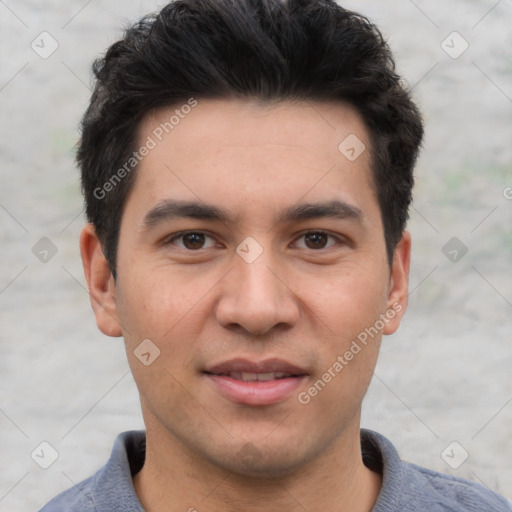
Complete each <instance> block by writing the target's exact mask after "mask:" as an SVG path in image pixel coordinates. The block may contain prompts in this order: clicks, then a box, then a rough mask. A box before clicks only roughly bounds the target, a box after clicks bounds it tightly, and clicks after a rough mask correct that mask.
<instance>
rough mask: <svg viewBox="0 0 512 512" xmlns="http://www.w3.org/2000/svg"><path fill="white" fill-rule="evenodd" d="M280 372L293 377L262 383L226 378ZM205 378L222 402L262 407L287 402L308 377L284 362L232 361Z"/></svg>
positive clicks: (267, 360) (299, 369)
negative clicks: (231, 374) (222, 398)
mask: <svg viewBox="0 0 512 512" xmlns="http://www.w3.org/2000/svg"><path fill="white" fill-rule="evenodd" d="M279 372H280V373H286V374H291V375H292V376H290V377H284V378H280V379H272V380H264V381H243V380H238V379H235V378H232V377H230V376H229V375H226V374H230V373H279ZM223 374H224V375H223ZM204 376H205V378H206V379H207V380H208V382H209V383H211V385H212V386H213V387H214V389H215V390H216V391H217V392H218V393H220V394H221V395H222V396H223V397H224V398H226V399H228V400H230V401H232V402H235V403H238V404H244V405H254V406H256V405H260V406H262V405H272V404H276V403H280V402H283V401H285V400H287V399H288V398H289V397H290V396H291V395H292V394H294V392H296V391H297V389H298V388H299V387H300V386H301V385H302V383H303V382H304V380H305V379H306V378H307V376H308V373H307V372H306V370H304V369H303V368H300V367H299V366H297V365H294V364H292V363H289V362H288V361H285V360H283V359H266V360H264V361H249V360H247V359H231V360H229V361H225V362H222V363H220V364H217V365H215V366H212V367H210V368H208V369H207V370H205V372H204Z"/></svg>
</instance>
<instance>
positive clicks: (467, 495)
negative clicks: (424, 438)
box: [403, 462, 512, 512]
mask: <svg viewBox="0 0 512 512" xmlns="http://www.w3.org/2000/svg"><path fill="white" fill-rule="evenodd" d="M403 465H404V471H405V482H406V485H407V487H408V488H409V489H410V494H409V496H410V498H411V500H412V501H414V502H415V503H414V504H412V503H411V505H413V506H411V510H412V509H413V508H414V509H415V510H417V506H418V504H419V503H420V504H422V505H423V504H424V505H425V506H427V507H428V510H431V511H438V510H439V511H440V512H441V511H443V512H444V511H446V512H459V511H460V512H463V511H464V512H473V511H474V512H486V511H489V512H491V511H492V512H511V511H512V504H511V503H510V502H509V501H508V500H506V499H505V498H504V497H503V496H500V495H499V494H497V493H495V492H493V491H491V490H489V489H487V488H486V487H484V486H482V485H480V484H478V483H476V482H471V481H469V480H466V479H464V478H459V477H456V476H453V475H446V474H443V473H439V472H437V471H432V470H430V469H426V468H423V467H420V466H417V465H415V464H411V463H408V462H404V463H403Z"/></svg>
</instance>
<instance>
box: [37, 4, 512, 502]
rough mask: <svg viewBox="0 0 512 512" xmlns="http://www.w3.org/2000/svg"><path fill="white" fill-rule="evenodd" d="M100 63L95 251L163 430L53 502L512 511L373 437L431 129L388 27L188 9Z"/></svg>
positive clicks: (259, 9) (101, 311)
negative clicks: (379, 376)
mask: <svg viewBox="0 0 512 512" xmlns="http://www.w3.org/2000/svg"><path fill="white" fill-rule="evenodd" d="M94 71H95V74H96V77H97V82H96V87H95V90H94V93H93V96H92V99H91V104H90V106H89V108H88V110H87V112H86V114H85V116H84V119H83V131H82V139H81V143H80V147H79V151H78V162H79V164H80V167H81V170H82V184H83V191H84V194H85V200H86V206H87V215H88V219H89V222H90V223H89V224H88V225H87V226H86V227H85V228H84V229H83V231H82V235H81V240H80V244H81V252H82V259H83V264H84V270H85V275H86V279H87V282H88V286H89V291H90V296H91V303H92V307H93V309H94V313H95V315H96V320H97V324H98V327H99V329H100V330H101V331H102V332H103V333H105V334H107V335H109V336H123V338H124V340H125V345H126V353H127V357H128V360H129V363H130V367H131V370H132V373H133V376H134V379H135V381H136V383H137V386H138V389H139V393H140V400H141V407H142V412H143V417H144V421H145V426H146V431H145V432H127V433H124V434H121V435H120V436H119V437H118V439H117V440H116V442H115V445H114V448H113V451H112V455H111V458H110V459H109V461H108V462H107V464H106V466H104V467H103V468H102V469H101V470H100V471H99V472H98V473H96V474H95V475H94V476H93V477H92V478H90V479H88V480H86V481H85V482H82V483H81V484H79V485H77V486H75V487H74V488H72V489H70V490H69V491H67V492H65V493H63V494H62V495H60V496H59V497H57V498H56V499H55V500H53V501H52V502H50V503H49V504H48V505H47V506H46V507H45V508H44V509H43V510H44V511H45V512H50V511H64V510H65V511H81V512H83V511H89V510H90V511H97V512H100V511H101V512H103V511H105V512H106V511H114V510H119V511H121V510H122V511H139V510H147V511H152V512H153V511H154V512H159V511H164V510H165V511H169V510H172V511H179V510H184V511H187V510H188V511H194V510H199V511H210V512H216V511H221V510H222V511H240V510H243V511H281V510H286V511H296V510H297V511H298V510H301V511H304V510H306V511H310V512H315V511H320V510H335V511H340V512H342V511H352V512H368V511H370V510H372V511H374V512H388V511H407V510H428V511H441V510H446V511H447V510H450V511H458V510H460V511H463V510H464V511H468V510H469V511H473V510H474V511H477V510H478V511H485V510H489V511H491V510H492V511H505V510H510V509H511V507H510V505H509V504H508V503H507V501H506V500H505V499H504V498H502V497H500V496H498V495H497V494H494V493H492V492H491V491H488V490H487V489H485V488H483V487H481V486H479V485H477V484H474V483H471V482H468V481H465V480H461V479H458V478H455V477H450V476H446V475H441V474H439V473H435V472H432V471H429V470H426V469H423V468H420V467H417V466H414V465H411V464H408V463H404V462H402V461H401V460H400V459H399V457H398V455H397V453H396V451H395V449H394V447H393V445H392V444H391V443H390V442H389V441H388V440H386V439H385V438H383V437H382V436H380V435H379V434H377V433H375V432H370V431H365V430H361V429H360V413H361V402H362V400H363V397H364V395H365V393H366V390H367V388H368V385H369V383H370V380H371V377H372V375H373V370H374V368H375V364H376V361H377V356H378V351H379V346H380V342H381V337H382V335H383V334H392V333H393V332H394V331H395V330H396V329H397V328H398V326H399V324H400V320H401V318H402V316H403V314H404V312H405V309H406V306H407V289H408V273H409V259H410V245H411V239H410V235H409V233H408V232H407V231H406V230H405V223H406V220H407V210H408V206H409V204H410V201H411V190H412V184H413V175H412V171H413V167H414V164H415V161H416V157H417V154H418V149H419V146H420V143H421V139H422V134H423V128H422V122H421V117H420V115H419V112H418V110H417V108H416V107H415V105H414V104H413V102H412V101H411V99H410V97H409V95H408V93H407V92H406V91H405V90H404V89H403V88H402V85H401V82H400V80H399V77H398V76H397V75H396V74H395V72H394V64H393V60H392V57H391V54H390V51H389V48H388V46H387V45H386V43H385V42H384V41H383V39H382V36H381V35H380V33H379V31H378V30H377V29H376V28H375V27H374V26H373V25H372V24H371V23H370V22H369V21H368V20H366V19H365V18H363V17H362V16H359V15H357V14H355V13H352V12H349V11H346V10H344V9H343V8H342V7H340V6H338V5H337V4H336V3H334V2H331V1H329V0H310V1H305V0H289V1H277V0H243V1H240V0H182V1H176V2H173V3H172V4H169V5H168V6H166V7H165V8H164V9H162V11H161V12H160V13H159V14H158V15H156V16H154V17H148V18H145V19H144V20H142V21H141V22H140V23H138V24H136V25H135V26H133V27H132V28H131V29H129V30H128V31H127V32H126V34H125V37H124V39H122V40H121V41H119V42H117V43H115V44H114V45H112V47H111V48H110V49H109V50H108V52H107V54H106V56H105V57H104V58H103V59H101V60H99V61H97V63H96V64H95V66H94Z"/></svg>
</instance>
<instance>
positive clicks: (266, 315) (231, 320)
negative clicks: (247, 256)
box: [216, 251, 300, 336]
mask: <svg viewBox="0 0 512 512" xmlns="http://www.w3.org/2000/svg"><path fill="white" fill-rule="evenodd" d="M299 316H300V308H299V302H298V299H297V297H296V296H295V294H294V292H293V291H292V290H291V287H290V284H288V282H287V279H286V275H285V274H284V272H283V270H282V269H281V270H280V268H279V267H278V266H277V264H276V262H275V261H272V260H271V258H270V257H268V256H267V255H266V251H264V252H263V254H261V255H260V256H259V258H258V259H257V260H256V261H253V262H252V263H247V262H246V261H244V260H243V259H242V258H240V257H238V255H235V266H234V268H233V269H232V270H231V271H230V272H229V273H228V274H227V275H226V277H225V278H224V279H223V280H222V290H221V296H220V299H219V301H218V303H217V308H216V318H217V321H218V322H219V324H220V325H222V326H223V327H225V328H227V329H232V330H233V329H235V330H239V331H245V332H246V333H249V334H251V335H253V336H263V335H265V334H268V333H270V332H271V331H272V330H273V329H274V330H276V329H278V328H279V329H285V328H290V327H292V326H293V325H294V324H295V323H296V322H297V321H298V319H299Z"/></svg>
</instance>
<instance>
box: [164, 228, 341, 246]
mask: <svg viewBox="0 0 512 512" xmlns="http://www.w3.org/2000/svg"><path fill="white" fill-rule="evenodd" d="M191 234H200V235H205V236H206V237H209V238H212V239H214V237H213V236H212V235H210V234H208V233H207V232H206V231H180V232H179V233H175V234H174V235H172V236H171V237H170V238H167V239H165V240H164V242H163V245H173V242H175V241H176V240H178V239H180V238H183V237H184V236H186V235H191ZM310 234H320V235H326V236H327V237H328V238H332V239H334V240H336V242H337V243H338V244H343V243H346V242H343V240H342V239H340V238H338V237H336V236H334V235H331V234H330V233H328V232H327V231H323V230H321V229H313V230H309V231H306V232H304V233H302V234H301V235H300V236H299V237H298V238H296V240H298V239H300V238H303V237H305V236H306V235H310ZM333 245H335V244H333ZM333 245H330V246H327V247H323V248H321V249H309V250H310V251H313V252H320V251H323V250H326V249H330V248H331V247H333ZM180 249H183V250H185V251H187V252H199V251H201V250H203V249H209V247H205V248H204V247H201V249H195V250H194V249H187V248H186V247H180ZM306 249H308V248H307V247H306Z"/></svg>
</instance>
